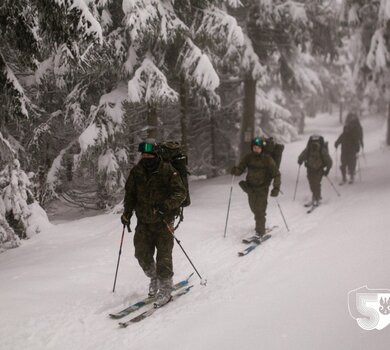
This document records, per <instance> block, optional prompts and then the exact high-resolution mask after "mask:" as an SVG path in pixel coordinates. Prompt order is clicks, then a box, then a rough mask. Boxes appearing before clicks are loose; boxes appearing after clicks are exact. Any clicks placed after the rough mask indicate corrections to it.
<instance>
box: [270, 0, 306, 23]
mask: <svg viewBox="0 0 390 350" xmlns="http://www.w3.org/2000/svg"><path fill="white" fill-rule="evenodd" d="M275 10H276V11H277V12H279V13H280V14H282V13H288V14H289V16H290V17H291V19H292V21H293V22H296V23H302V24H307V23H308V19H307V14H306V9H305V4H303V3H300V2H297V1H291V0H288V1H286V2H284V3H282V4H279V5H276V6H275Z"/></svg>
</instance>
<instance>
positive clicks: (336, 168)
mask: <svg viewBox="0 0 390 350" xmlns="http://www.w3.org/2000/svg"><path fill="white" fill-rule="evenodd" d="M334 153H335V155H336V167H335V168H334V170H335V172H336V176H335V177H336V180H337V172H338V169H339V167H338V154H337V147H336V149H335V151H334Z"/></svg>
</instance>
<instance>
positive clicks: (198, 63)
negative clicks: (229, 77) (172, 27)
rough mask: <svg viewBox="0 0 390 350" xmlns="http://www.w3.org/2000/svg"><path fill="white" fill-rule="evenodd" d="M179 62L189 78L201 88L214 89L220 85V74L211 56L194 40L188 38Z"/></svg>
mask: <svg viewBox="0 0 390 350" xmlns="http://www.w3.org/2000/svg"><path fill="white" fill-rule="evenodd" d="M178 62H179V65H180V69H181V71H182V72H183V73H184V75H185V76H186V78H187V80H189V81H191V82H193V83H194V84H196V85H197V86H198V87H199V88H201V89H204V90H208V91H214V90H215V89H216V88H217V87H218V86H219V83H220V82H219V77H218V74H217V72H216V71H215V69H214V67H213V65H212V63H211V61H210V59H209V57H208V56H207V55H206V54H205V53H203V52H202V51H201V50H200V49H199V47H197V46H196V45H195V44H194V43H193V42H192V40H190V39H187V40H186V43H185V45H184V47H183V49H182V53H181V55H180V57H179V61H178Z"/></svg>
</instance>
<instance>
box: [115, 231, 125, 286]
mask: <svg viewBox="0 0 390 350" xmlns="http://www.w3.org/2000/svg"><path fill="white" fill-rule="evenodd" d="M125 227H126V225H123V231H122V238H121V244H120V246H119V255H118V262H117V264H116V272H115V279H114V286H113V287H112V292H113V293H114V292H115V285H116V277H117V276H118V269H119V261H120V260H121V254H122V244H123V237H124V235H125Z"/></svg>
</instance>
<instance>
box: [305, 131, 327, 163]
mask: <svg viewBox="0 0 390 350" xmlns="http://www.w3.org/2000/svg"><path fill="white" fill-rule="evenodd" d="M306 149H307V159H306V162H305V166H306V167H307V168H309V169H313V170H318V169H321V168H323V167H324V166H325V160H324V153H328V143H327V142H325V140H324V138H323V137H322V136H320V135H312V136H310V138H309V141H308V142H307V146H306Z"/></svg>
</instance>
